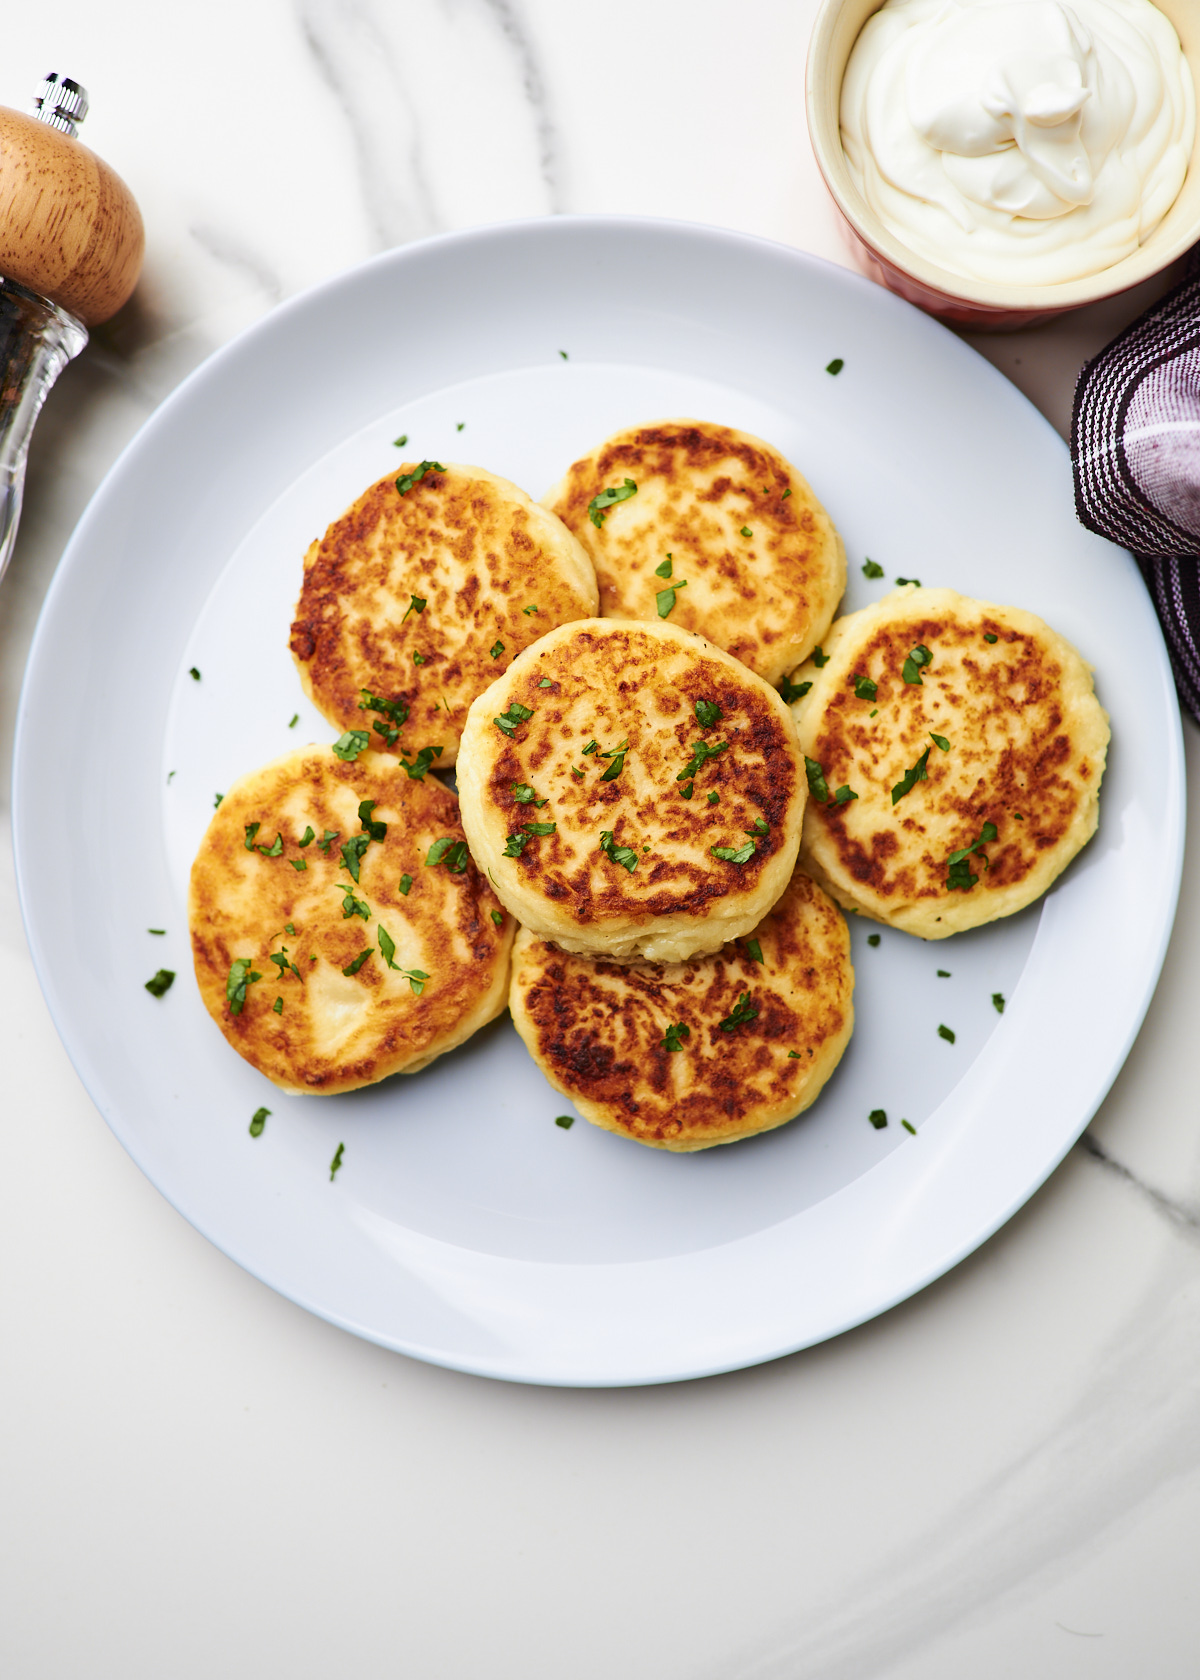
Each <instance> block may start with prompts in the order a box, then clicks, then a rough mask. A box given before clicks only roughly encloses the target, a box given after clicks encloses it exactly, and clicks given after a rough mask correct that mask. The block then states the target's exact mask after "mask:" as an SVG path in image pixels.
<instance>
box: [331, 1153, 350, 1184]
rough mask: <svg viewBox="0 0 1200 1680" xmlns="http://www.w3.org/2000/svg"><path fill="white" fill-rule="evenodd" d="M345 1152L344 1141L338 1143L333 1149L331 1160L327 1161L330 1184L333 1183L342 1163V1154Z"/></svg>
mask: <svg viewBox="0 0 1200 1680" xmlns="http://www.w3.org/2000/svg"><path fill="white" fill-rule="evenodd" d="M345 1153H346V1145H345V1144H344V1143H339V1144H338V1146H337V1149H336V1150H335V1151H334V1155H333V1160H332V1161H330V1163H329V1182H330V1184H332V1183H333V1181H334V1179H335V1178H336V1177H337V1175H338V1169H339V1168H340V1166H341V1164H342V1156H343V1155H344V1154H345Z"/></svg>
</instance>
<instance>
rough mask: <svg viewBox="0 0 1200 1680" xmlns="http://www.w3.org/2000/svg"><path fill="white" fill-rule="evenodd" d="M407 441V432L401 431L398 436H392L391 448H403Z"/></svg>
mask: <svg viewBox="0 0 1200 1680" xmlns="http://www.w3.org/2000/svg"><path fill="white" fill-rule="evenodd" d="M407 442H408V433H407V432H401V433H400V436H399V437H398V438H393V439H392V448H393V449H403V448H404V445H405V444H406V443H407Z"/></svg>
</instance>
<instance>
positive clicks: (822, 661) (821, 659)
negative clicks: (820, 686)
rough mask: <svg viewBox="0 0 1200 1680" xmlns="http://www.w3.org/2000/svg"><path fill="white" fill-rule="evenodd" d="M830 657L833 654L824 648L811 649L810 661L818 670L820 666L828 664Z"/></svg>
mask: <svg viewBox="0 0 1200 1680" xmlns="http://www.w3.org/2000/svg"><path fill="white" fill-rule="evenodd" d="M832 658H833V655H832V654H830V653H826V652H825V649H824V648H814V649H813V655H812V662H813V664H814V665H815V666H816V667H817V670H818V671H819V670H820V669H821V668H822V666H825V665H828V663H829V661H830V660H831V659H832Z"/></svg>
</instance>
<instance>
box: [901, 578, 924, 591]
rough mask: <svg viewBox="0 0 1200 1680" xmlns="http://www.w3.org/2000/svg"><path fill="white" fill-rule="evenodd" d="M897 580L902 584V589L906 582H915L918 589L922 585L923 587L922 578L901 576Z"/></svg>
mask: <svg viewBox="0 0 1200 1680" xmlns="http://www.w3.org/2000/svg"><path fill="white" fill-rule="evenodd" d="M896 582H897V583H898V584H899V585H900V587H901V589H903V587H904V585H905V584H906V583H915V584H916V586H917V588H918V589H920V587H921V580H920V578H899V577H898V578H897V579H896Z"/></svg>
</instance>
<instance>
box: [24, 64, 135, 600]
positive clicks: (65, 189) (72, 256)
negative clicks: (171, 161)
mask: <svg viewBox="0 0 1200 1680" xmlns="http://www.w3.org/2000/svg"><path fill="white" fill-rule="evenodd" d="M34 110H35V114H34V115H33V116H26V115H25V114H24V113H23V112H21V111H9V110H6V109H5V108H4V107H2V106H0V275H2V276H3V279H0V577H2V576H3V574H4V568H5V567H6V566H7V564H8V560H9V556H10V555H11V553H12V548H13V542H14V540H15V538H16V534H17V521H18V519H19V518H20V515H21V492H22V489H23V487H24V483H25V459H26V455H27V453H28V450H29V438H30V434H31V432H32V431H33V423H34V421H35V420H36V419H37V416H38V411H39V410H40V408H41V406H42V403H43V402H44V400H45V397H46V393H47V392H48V391H49V389H50V387H51V385H53V383H54V381H55V380H56V379H57V378H58V376H59V374H60V373H61V372H62V370H63V368H64V367H65V366H66V365H67V363H68V362H69V361H70V360H71V358H72V357H73V356H77V355H78V354H79V352H80V351H81V350H82V349H83V347H84V345H85V344H86V343H87V336H88V335H87V329H88V328H89V327H94V326H98V325H99V324H100V322H101V321H107V320H108V318H109V316H110V315H115V314H116V312H117V310H118V309H119V308H120V307H121V305H122V304H123V303H124V302H125V300H126V299H127V298H128V297H129V295H130V293H131V292H132V291H133V288H134V286H135V285H136V284H137V278H138V273H139V271H140V269H141V266H142V251H143V248H144V245H145V235H144V232H143V229H142V218H141V215H140V213H139V211H138V207H137V204H136V203H135V202H134V198H133V194H132V193H131V192H130V191H129V188H128V187H127V186H126V185H125V183H124V181H122V180H121V178H120V176H119V175H117V174H116V173H115V172H114V171H113V170H111V169H110V168H109V167H108V165H107V164H106V163H104V162H103V161H102V159H100V158H98V157H96V155H95V154H94V153H93V152H90V151H89V150H88V149H87V147H86V146H83V145H81V144H80V142H79V140H78V139H77V138H76V136H77V132H78V125H79V123H81V122H82V121H83V119H84V117H85V116H86V115H87V110H88V97H87V92H86V90H85V89H84V88H82V87H80V85H79V83H78V82H73V81H71V80H69V79H68V78H67V77H65V76H58V75H55V74H51V75H49V76H47V77H46V79H45V81H43V83H42V85H41V87H40V88H39V89H38V92H37V96H36V98H35V100H34Z"/></svg>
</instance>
